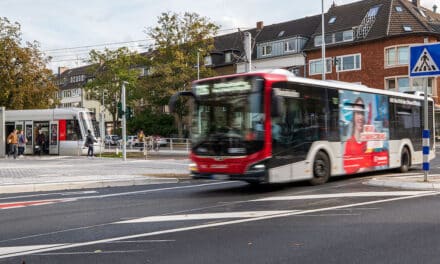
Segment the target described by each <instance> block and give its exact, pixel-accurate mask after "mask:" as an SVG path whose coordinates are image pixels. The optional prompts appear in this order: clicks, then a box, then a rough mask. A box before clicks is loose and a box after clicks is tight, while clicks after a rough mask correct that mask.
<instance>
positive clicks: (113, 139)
mask: <svg viewBox="0 0 440 264" xmlns="http://www.w3.org/2000/svg"><path fill="white" fill-rule="evenodd" d="M121 142H122V139H121V138H120V137H119V136H118V135H106V136H105V139H104V144H106V145H112V146H115V145H121Z"/></svg>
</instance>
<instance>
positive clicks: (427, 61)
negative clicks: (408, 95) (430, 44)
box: [411, 48, 439, 73]
mask: <svg viewBox="0 0 440 264" xmlns="http://www.w3.org/2000/svg"><path fill="white" fill-rule="evenodd" d="M438 70H439V68H438V66H437V64H436V63H435V61H434V60H433V59H432V56H431V54H430V53H429V52H428V50H427V49H426V48H424V49H423V52H422V53H421V54H420V56H419V59H418V60H417V63H416V65H414V67H413V69H412V71H411V72H412V73H423V72H436V71H438Z"/></svg>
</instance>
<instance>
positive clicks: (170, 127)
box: [127, 109, 177, 137]
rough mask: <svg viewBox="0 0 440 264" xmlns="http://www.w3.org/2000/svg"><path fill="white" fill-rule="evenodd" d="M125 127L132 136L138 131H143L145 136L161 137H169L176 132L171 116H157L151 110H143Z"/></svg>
mask: <svg viewBox="0 0 440 264" xmlns="http://www.w3.org/2000/svg"><path fill="white" fill-rule="evenodd" d="M127 127H128V131H129V133H130V134H134V135H135V134H137V132H138V131H139V130H143V131H144V133H145V134H146V135H161V136H163V137H170V136H171V135H172V134H175V133H176V132H177V131H176V128H175V126H174V118H173V116H172V115H169V114H164V113H162V114H158V113H157V112H153V111H151V109H145V110H144V111H142V112H141V113H139V114H138V115H136V116H135V117H134V118H133V119H132V120H130V121H128V123H127Z"/></svg>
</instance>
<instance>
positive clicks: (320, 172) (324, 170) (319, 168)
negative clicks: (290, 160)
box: [310, 151, 330, 185]
mask: <svg viewBox="0 0 440 264" xmlns="http://www.w3.org/2000/svg"><path fill="white" fill-rule="evenodd" d="M329 178H330V160H329V158H328V156H327V154H325V153H324V152H322V151H320V152H318V153H317V154H316V156H315V160H314V161H313V178H312V179H311V180H310V184H311V185H319V184H324V183H326V182H327V181H328V179H329Z"/></svg>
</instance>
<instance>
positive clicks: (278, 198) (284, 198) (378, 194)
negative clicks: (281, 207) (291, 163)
mask: <svg viewBox="0 0 440 264" xmlns="http://www.w3.org/2000/svg"><path fill="white" fill-rule="evenodd" d="M426 193H431V191H397V192H356V193H329V194H311V195H293V196H274V197H267V198H261V199H256V200H250V202H263V201H289V200H307V199H328V198H343V197H389V196H408V195H420V194H426Z"/></svg>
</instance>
